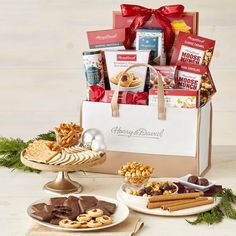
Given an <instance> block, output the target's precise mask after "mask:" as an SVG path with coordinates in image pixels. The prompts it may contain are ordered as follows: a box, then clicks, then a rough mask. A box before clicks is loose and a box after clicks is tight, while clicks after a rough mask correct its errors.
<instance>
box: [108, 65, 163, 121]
mask: <svg viewBox="0 0 236 236" xmlns="http://www.w3.org/2000/svg"><path fill="white" fill-rule="evenodd" d="M135 67H148V68H149V69H150V70H153V72H154V73H155V74H156V78H157V81H158V88H157V94H158V102H157V109H158V119H159V120H165V119H166V110H165V100H164V86H163V80H162V75H161V74H160V72H159V71H157V70H156V69H155V68H154V67H153V66H151V65H149V64H146V63H138V64H134V65H132V66H129V67H128V68H127V69H126V70H125V71H123V73H122V74H121V75H120V78H119V83H118V86H117V89H116V90H115V92H114V94H113V96H112V100H111V109H112V116H113V117H118V116H119V104H118V97H119V91H120V83H121V78H122V77H123V75H124V74H125V73H126V72H128V71H129V70H131V69H132V68H135Z"/></svg>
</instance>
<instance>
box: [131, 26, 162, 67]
mask: <svg viewBox="0 0 236 236" xmlns="http://www.w3.org/2000/svg"><path fill="white" fill-rule="evenodd" d="M136 50H151V54H150V60H151V62H153V63H154V64H156V65H165V64H166V56H165V52H164V34H163V30H162V29H161V28H151V29H146V28H140V29H137V34H136Z"/></svg>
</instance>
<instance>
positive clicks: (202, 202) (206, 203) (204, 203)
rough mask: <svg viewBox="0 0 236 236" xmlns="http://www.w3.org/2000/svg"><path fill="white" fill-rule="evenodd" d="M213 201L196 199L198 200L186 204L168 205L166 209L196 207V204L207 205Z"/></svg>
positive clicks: (175, 209)
mask: <svg viewBox="0 0 236 236" xmlns="http://www.w3.org/2000/svg"><path fill="white" fill-rule="evenodd" d="M213 202H214V200H213V199H210V200H203V201H198V202H192V203H187V204H182V205H178V206H172V207H171V206H169V207H168V208H167V210H168V211H179V210H183V209H188V208H193V207H197V206H203V205H209V204H212V203H213Z"/></svg>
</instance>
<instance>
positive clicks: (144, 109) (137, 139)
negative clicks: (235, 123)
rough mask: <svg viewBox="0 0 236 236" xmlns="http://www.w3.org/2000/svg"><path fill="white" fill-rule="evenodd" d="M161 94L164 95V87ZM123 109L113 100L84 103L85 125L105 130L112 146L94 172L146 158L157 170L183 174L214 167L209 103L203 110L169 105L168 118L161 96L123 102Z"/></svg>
mask: <svg viewBox="0 0 236 236" xmlns="http://www.w3.org/2000/svg"><path fill="white" fill-rule="evenodd" d="M158 84H160V83H158ZM162 85H163V84H162ZM159 87H162V89H163V86H158V89H159ZM161 93H162V94H163V96H164V92H163V90H162V91H161V88H160V91H159V90H158V94H161ZM159 97H160V99H163V97H162V96H158V99H159ZM113 98H114V97H113ZM114 100H115V99H114ZM114 100H113V102H114ZM161 103H162V104H164V101H163V100H162V101H161ZM116 105H117V104H116ZM118 110H119V111H118V112H119V113H118V115H119V116H115V117H114V114H115V113H114V106H113V105H112V106H111V104H109V103H99V102H89V101H84V102H83V104H82V113H81V115H82V117H81V118H82V127H83V128H84V129H85V130H86V129H89V128H97V129H100V130H101V131H102V133H103V135H104V138H105V142H106V145H107V152H106V154H107V161H106V162H105V163H104V164H103V165H101V166H98V167H93V168H91V170H92V171H98V172H104V173H116V172H117V170H118V168H119V167H120V166H121V165H123V164H124V163H126V162H128V161H142V162H143V163H145V164H149V165H151V166H153V167H154V168H155V173H154V175H159V176H160V175H161V176H173V177H178V176H182V175H185V174H188V173H192V174H196V175H201V174H202V173H203V172H204V171H205V170H206V169H207V168H208V167H209V165H210V156H211V125H212V106H211V103H210V102H208V103H207V104H206V105H205V106H203V107H201V108H199V109H197V108H192V109H185V108H172V107H167V108H166V109H165V116H163V117H166V118H163V117H162V118H163V119H158V117H159V118H160V114H161V113H160V111H161V107H160V101H159V105H158V107H157V106H145V105H126V104H120V105H119V106H118ZM116 115H117V114H116Z"/></svg>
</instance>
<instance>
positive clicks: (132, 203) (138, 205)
mask: <svg viewBox="0 0 236 236" xmlns="http://www.w3.org/2000/svg"><path fill="white" fill-rule="evenodd" d="M166 180H169V181H172V182H178V180H179V179H174V178H156V179H155V181H157V182H162V181H166ZM116 198H117V199H118V201H120V202H122V203H124V204H126V205H127V206H128V207H129V208H130V209H132V210H135V211H138V212H141V213H145V214H150V215H158V216H188V215H196V214H198V213H201V212H205V211H209V210H211V209H212V208H213V207H215V206H216V205H217V204H218V203H219V201H220V198H217V199H216V200H215V202H214V203H212V204H209V205H204V206H199V207H193V208H189V209H184V210H179V211H173V212H169V211H164V210H162V209H160V208H156V209H148V208H147V207H146V205H147V199H146V201H145V200H142V201H137V200H135V199H134V198H127V197H126V195H124V193H123V191H122V190H121V189H119V190H118V192H117V195H116Z"/></svg>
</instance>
